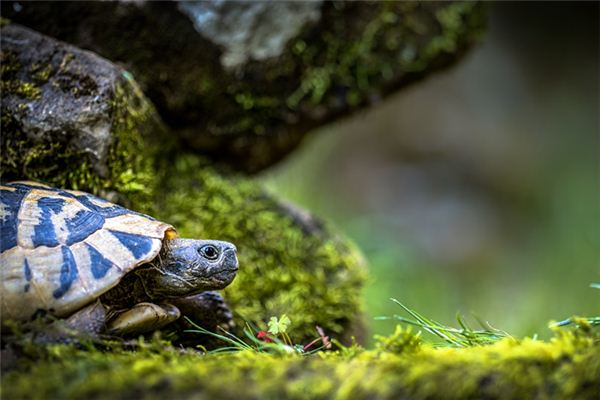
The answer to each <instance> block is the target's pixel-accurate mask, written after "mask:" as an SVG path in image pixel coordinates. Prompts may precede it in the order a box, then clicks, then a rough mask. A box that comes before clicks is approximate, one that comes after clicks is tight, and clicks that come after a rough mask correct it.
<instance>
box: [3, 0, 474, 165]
mask: <svg viewBox="0 0 600 400" xmlns="http://www.w3.org/2000/svg"><path fill="white" fill-rule="evenodd" d="M482 14H483V13H482V7H481V6H480V5H478V4H476V3H471V2H465V3H463V2H457V3H452V2H375V3H372V4H371V3H365V2H320V1H316V2H299V3H296V2H281V3H277V4H275V5H272V4H269V5H268V7H267V6H266V4H265V3H260V2H221V1H213V2H179V3H177V2H149V1H119V2H61V3H60V4H58V3H53V2H14V1H5V2H2V15H4V16H6V17H9V18H11V19H13V20H14V21H16V22H20V23H23V24H25V25H28V26H30V27H33V28H35V29H37V30H39V31H41V32H44V33H46V34H49V35H51V36H54V37H57V38H59V39H61V40H65V41H68V42H71V43H73V44H76V45H78V46H80V47H83V48H87V49H91V50H94V51H96V52H97V53H99V54H101V55H103V56H105V57H107V58H109V59H111V60H112V61H114V62H118V63H122V64H124V65H127V68H128V69H129V70H131V71H132V72H133V73H134V75H135V77H136V79H137V80H138V82H140V83H141V84H142V86H143V88H144V91H145V92H146V94H147V95H148V97H149V98H150V99H151V100H152V101H153V102H154V104H155V105H156V106H157V109H158V111H159V113H160V114H161V116H162V117H163V119H164V120H165V121H166V123H167V124H168V125H169V126H170V127H171V128H174V129H175V130H176V131H177V134H178V136H179V138H180V140H182V142H183V143H184V144H185V146H186V147H187V148H192V149H195V150H196V151H197V152H199V153H202V154H208V155H210V156H211V157H212V158H213V159H214V160H218V161H221V162H224V163H226V164H228V165H232V166H234V167H236V168H238V169H240V170H243V171H246V172H256V171H259V170H261V169H263V168H266V167H268V166H270V165H272V164H273V163H275V162H277V161H278V160H280V159H282V158H283V157H284V156H285V155H286V154H288V153H289V152H290V151H292V150H293V149H294V148H295V147H296V146H297V145H298V144H299V143H300V141H301V140H302V138H303V137H304V135H305V134H306V133H307V132H308V131H310V130H312V129H314V128H316V127H318V126H320V125H323V124H325V123H327V122H329V121H333V120H335V119H337V118H340V117H342V116H344V115H347V114H349V113H351V112H354V111H356V110H358V109H361V108H363V107H366V106H368V105H370V104H372V103H374V102H378V101H380V99H382V98H383V97H385V96H387V95H389V94H390V93H393V92H394V91H396V90H398V89H399V88H401V87H403V86H405V85H407V84H409V83H411V82H414V81H417V80H419V79H421V78H423V77H425V76H426V75H429V74H430V73H431V72H433V71H435V70H438V69H440V68H443V67H445V66H447V65H450V64H452V63H453V62H454V61H455V60H457V59H459V58H460V56H461V55H462V54H463V53H464V52H465V50H467V49H468V48H469V47H470V46H471V45H472V44H473V43H475V42H477V41H478V40H479V39H480V37H481V33H482V25H483V15H482Z"/></svg>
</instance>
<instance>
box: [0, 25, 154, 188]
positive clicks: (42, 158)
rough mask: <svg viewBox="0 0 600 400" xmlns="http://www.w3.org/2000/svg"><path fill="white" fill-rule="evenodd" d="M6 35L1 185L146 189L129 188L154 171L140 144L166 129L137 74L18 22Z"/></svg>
mask: <svg viewBox="0 0 600 400" xmlns="http://www.w3.org/2000/svg"><path fill="white" fill-rule="evenodd" d="M1 29H2V31H1V32H2V35H1V44H2V50H1V59H2V76H1V82H2V99H1V110H2V138H1V146H2V158H1V172H0V175H1V177H2V179H3V180H6V181H10V180H15V179H24V178H27V179H32V180H43V181H51V182H54V183H55V184H56V185H57V186H61V187H71V188H77V189H82V190H88V191H91V192H93V193H95V194H100V193H101V192H103V191H104V194H105V195H107V194H109V192H110V191H118V192H121V194H123V195H130V194H132V193H133V192H138V191H142V189H143V188H142V186H137V187H135V186H131V185H128V184H129V182H130V181H131V179H130V178H131V177H130V175H131V174H132V173H133V172H134V171H135V172H137V173H139V176H138V179H140V180H141V181H143V180H144V177H143V175H144V172H146V173H147V172H148V168H149V165H148V162H147V160H143V159H141V158H140V157H139V155H140V153H141V149H140V147H139V145H140V143H139V141H138V138H139V137H152V136H156V135H160V133H161V132H162V126H161V123H160V122H159V120H158V117H157V116H156V114H154V110H153V108H152V106H151V105H150V104H149V103H148V102H147V101H146V100H145V98H144V97H143V95H142V94H141V92H140V91H139V89H138V88H137V85H136V84H135V82H133V80H132V79H131V78H130V75H129V74H128V73H127V72H126V71H124V70H123V69H121V68H119V67H117V66H116V65H114V64H112V63H110V62H109V61H107V60H105V59H103V58H102V57H99V56H97V55H96V54H94V53H92V52H89V51H83V50H81V49H78V48H76V47H74V46H71V45H68V44H66V43H63V42H60V41H57V40H54V39H52V38H49V37H47V36H44V35H40V34H39V33H36V32H34V31H32V30H29V29H27V28H24V27H22V26H19V25H17V24H7V25H5V26H3V27H2V28H1ZM124 103H127V104H124ZM125 136H127V137H128V138H131V137H133V138H134V140H133V141H132V140H127V139H126V138H125ZM117 138H119V139H117ZM146 178H147V177H146Z"/></svg>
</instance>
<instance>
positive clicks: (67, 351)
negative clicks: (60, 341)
mask: <svg viewBox="0 0 600 400" xmlns="http://www.w3.org/2000/svg"><path fill="white" fill-rule="evenodd" d="M390 341H395V342H396V343H395V345H394V348H395V349H396V351H390V349H388V348H387V346H389V345H390ZM384 342H385V344H384V345H382V346H380V347H379V348H378V349H376V350H370V351H366V350H363V349H361V348H358V347H353V348H345V349H342V350H341V351H338V352H328V353H322V352H321V353H317V354H316V355H311V356H302V355H299V354H295V353H293V352H292V353H287V352H285V351H283V352H280V353H274V354H273V353H257V352H255V351H251V350H246V351H242V352H237V353H229V354H222V353H221V354H209V355H203V354H201V353H198V352H194V351H190V350H186V351H183V350H177V349H174V348H171V347H165V346H164V345H163V344H161V343H159V342H156V343H149V344H146V345H142V346H139V347H138V349H137V351H135V352H132V351H123V350H114V351H112V352H102V351H98V350H93V349H91V350H80V349H79V350H78V349H76V348H74V347H72V346H55V347H51V348H49V349H46V350H43V351H42V352H43V353H45V355H44V356H42V357H41V359H40V357H39V355H38V356H35V357H33V358H30V359H29V361H28V360H27V359H25V358H23V359H21V360H20V361H21V363H20V368H19V369H16V370H13V371H10V372H8V373H6V372H5V373H4V374H3V376H2V389H3V393H2V394H3V396H4V397H6V398H10V399H25V398H27V399H47V398H53V399H61V398H94V399H130V398H148V399H162V398H177V399H188V398H189V399H198V400H200V399H232V398H235V399H257V398H258V399H340V400H342V399H352V400H355V399H356V400H360V399H412V400H420V399H439V398H442V399H561V400H562V399H590V400H591V399H597V398H598V394H599V393H600V343H599V341H598V337H594V336H592V335H585V334H583V335H582V334H580V333H573V332H564V333H561V334H559V335H558V336H557V337H555V338H554V339H552V340H551V341H549V342H543V341H538V340H533V339H523V340H516V339H512V338H505V339H503V340H501V341H499V342H497V343H495V344H492V345H488V346H477V347H470V348H435V347H432V346H431V345H428V344H422V343H420V340H419V338H418V337H415V335H413V334H411V333H409V332H401V333H400V334H398V332H397V333H396V334H395V335H394V337H393V338H390V339H387V340H384ZM407 343H408V345H406V344H407ZM29 351H30V352H31V351H32V350H31V349H30V350H29ZM38 352H39V351H38Z"/></svg>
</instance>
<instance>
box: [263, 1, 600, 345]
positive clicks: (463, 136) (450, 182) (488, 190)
mask: <svg viewBox="0 0 600 400" xmlns="http://www.w3.org/2000/svg"><path fill="white" fill-rule="evenodd" d="M488 7H489V32H488V34H487V36H486V38H485V40H484V42H483V43H482V44H481V45H479V46H478V47H476V48H475V49H473V50H472V51H471V52H470V54H469V55H468V56H467V57H466V58H465V59H464V60H463V61H462V62H460V63H459V64H458V65H456V66H455V67H453V68H452V69H451V70H448V71H445V72H442V73H439V74H438V75H436V76H434V77H431V78H429V79H427V80H426V81H424V82H421V83H418V84H416V85H414V86H412V87H410V88H407V89H405V90H404V91H402V92H400V93H399V94H397V95H395V96H393V97H391V98H389V99H386V100H385V101H384V102H382V103H380V104H378V105H375V106H374V107H373V108H371V109H370V110H369V111H367V112H364V113H361V114H358V115H355V116H353V117H352V118H350V119H347V120H344V121H342V122H341V123H338V124H335V125H332V126H328V127H326V128H324V129H322V130H321V131H319V132H315V133H314V134H312V135H311V136H309V137H308V138H307V139H306V140H305V141H304V143H303V146H302V148H301V149H300V150H299V151H298V152H296V153H295V154H294V155H292V156H291V157H290V158H288V159H287V160H286V161H285V162H283V163H281V164H279V165H278V166H276V167H275V168H272V169H271V170H269V171H268V172H266V173H263V175H262V176H261V179H262V180H263V181H264V182H266V184H267V186H268V187H269V188H270V189H271V190H272V191H274V192H276V193H278V194H279V195H281V196H283V197H284V198H287V199H289V200H292V201H294V202H296V203H298V204H300V205H303V206H304V207H306V208H308V209H310V210H312V211H314V212H315V213H316V214H317V215H320V216H322V217H325V218H327V219H329V220H330V221H332V223H333V224H334V225H335V226H337V227H338V228H339V229H341V230H342V231H343V232H345V233H346V234H347V235H348V236H350V237H351V238H353V239H354V240H355V241H356V242H357V243H358V245H359V246H360V248H361V249H362V251H363V253H364V254H365V256H366V258H367V259H368V261H369V264H370V275H371V279H370V282H369V285H368V287H367V289H366V291H365V311H366V313H367V322H368V325H369V328H370V331H371V333H381V334H385V333H389V332H390V331H391V329H392V327H393V325H395V323H394V322H391V321H378V320H374V318H373V317H375V316H384V315H392V314H394V313H400V311H401V310H400V309H399V307H398V306H396V305H394V304H393V303H392V302H391V301H389V298H390V297H395V298H397V299H399V300H400V301H402V302H403V303H405V304H406V305H408V306H410V307H412V308H414V309H415V310H417V311H419V312H420V313H422V314H424V315H426V316H428V317H430V318H433V319H436V320H439V321H441V322H444V323H449V324H454V325H456V324H455V321H454V318H455V314H456V312H461V313H463V314H466V315H470V314H475V315H477V316H479V317H480V318H482V319H484V320H487V321H489V322H490V323H491V324H492V325H493V326H495V327H497V328H500V329H503V330H506V331H508V332H509V333H511V334H514V335H517V336H522V335H534V334H538V335H539V336H540V337H547V336H549V334H550V333H549V330H548V329H547V324H548V322H549V321H550V320H553V319H554V320H556V319H561V318H566V317H569V316H571V315H575V314H576V315H596V314H599V313H600V291H599V290H597V289H592V288H590V283H592V282H600V190H599V186H600V168H599V155H600V147H599V117H598V115H599V114H598V113H599V110H600V107H599V93H600V92H599V90H600V82H599V71H600V66H599V56H598V54H599V49H600V45H599V37H600V32H599V22H598V21H599V15H600V14H599V10H598V3H597V2H589V3H572V2H571V3H566V2H565V3H538V2H533V3H529V2H528V3H489V4H488Z"/></svg>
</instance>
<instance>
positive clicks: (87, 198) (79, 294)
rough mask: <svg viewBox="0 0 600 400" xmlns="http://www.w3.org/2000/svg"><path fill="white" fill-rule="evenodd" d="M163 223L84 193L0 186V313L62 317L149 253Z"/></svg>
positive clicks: (12, 316)
mask: <svg viewBox="0 0 600 400" xmlns="http://www.w3.org/2000/svg"><path fill="white" fill-rule="evenodd" d="M169 230H173V227H172V226H171V225H169V224H166V223H163V222H160V221H157V220H155V219H154V218H151V217H149V216H146V215H144V214H139V213H136V212H133V211H131V210H128V209H126V208H123V207H121V206H118V205H115V204H113V203H110V202H108V201H105V200H102V199H100V198H98V197H95V196H92V195H90V194H87V193H82V192H77V191H70V190H61V189H54V188H50V187H48V186H45V185H42V184H39V183H33V182H15V183H10V184H5V185H1V186H0V231H1V233H2V238H1V254H0V261H1V262H0V273H1V274H2V277H1V283H2V287H1V289H2V302H1V305H2V307H1V311H2V318H3V319H5V318H10V319H15V320H27V319H30V318H31V317H32V316H33V315H34V314H36V313H38V312H39V311H40V310H42V311H46V312H51V313H52V314H54V315H56V316H59V317H60V316H65V315H68V314H69V313H71V312H73V311H76V310H77V309H79V308H81V307H82V306H84V305H85V304H87V303H89V302H91V301H92V300H94V299H95V298H97V297H98V296H100V295H101V294H102V293H104V292H106V291H107V290H109V289H111V288H112V287H114V286H115V285H116V284H118V282H119V281H120V279H121V278H122V277H123V275H124V274H126V273H127V272H129V271H131V270H132V269H133V268H135V267H136V266H138V265H141V264H143V263H146V262H148V261H150V260H152V259H153V258H154V257H156V255H157V254H158V252H159V251H160V248H161V247H162V240H163V238H164V235H165V233H166V232H167V231H169Z"/></svg>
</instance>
